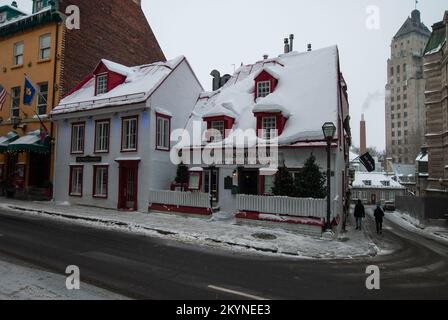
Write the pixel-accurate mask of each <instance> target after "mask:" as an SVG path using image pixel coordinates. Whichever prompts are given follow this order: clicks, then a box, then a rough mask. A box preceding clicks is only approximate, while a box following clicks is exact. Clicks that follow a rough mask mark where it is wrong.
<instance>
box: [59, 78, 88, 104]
mask: <svg viewBox="0 0 448 320" xmlns="http://www.w3.org/2000/svg"><path fill="white" fill-rule="evenodd" d="M94 77H95V76H94V75H93V73H91V74H89V75H88V76H86V77H85V78H84V79H83V80H81V82H80V83H78V84H77V85H76V87H74V88H73V89H72V90H70V91H69V92H68V93H67V94H65V95H64V96H63V97H62V99H64V98H66V97H68V96H69V95H71V94H73V93H75V92H76V91H78V90H79V89H81V88H82V87H84V85H85V84H86V83H87V82H89V81H90V80H91V79H92V78H94Z"/></svg>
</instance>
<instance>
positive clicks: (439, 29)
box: [424, 22, 447, 54]
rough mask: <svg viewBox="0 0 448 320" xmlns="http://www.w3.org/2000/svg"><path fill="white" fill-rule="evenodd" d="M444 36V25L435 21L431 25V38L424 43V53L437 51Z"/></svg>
mask: <svg viewBox="0 0 448 320" xmlns="http://www.w3.org/2000/svg"><path fill="white" fill-rule="evenodd" d="M446 37H447V35H446V31H445V25H444V24H443V22H439V23H436V24H435V25H434V26H433V32H432V34H431V38H429V41H428V44H427V45H426V48H425V53H424V54H431V53H435V52H438V51H439V50H440V49H441V48H442V46H443V44H444V43H445V42H446Z"/></svg>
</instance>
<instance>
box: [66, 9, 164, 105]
mask: <svg viewBox="0 0 448 320" xmlns="http://www.w3.org/2000/svg"><path fill="white" fill-rule="evenodd" d="M72 4H73V5H77V6H78V7H79V8H80V14H81V29H80V30H64V33H65V37H64V43H63V48H64V51H63V57H62V59H63V66H62V69H63V72H62V79H61V84H62V85H61V88H60V89H61V90H60V92H59V94H60V96H61V97H62V96H63V95H64V94H66V93H67V92H69V91H70V89H72V88H73V87H75V86H76V85H77V84H78V83H79V82H80V81H81V80H82V79H83V78H84V77H85V76H86V75H88V74H89V73H90V72H91V71H92V70H93V69H94V67H95V66H96V64H97V63H98V62H99V60H100V59H102V58H105V59H108V60H112V61H115V62H118V63H121V64H124V65H127V66H134V65H140V64H146V63H152V62H155V61H165V56H164V54H163V52H162V50H161V48H160V46H159V44H158V42H157V39H156V37H155V36H154V34H153V32H152V30H151V27H150V26H149V24H148V21H147V20H146V17H145V15H144V13H143V11H142V9H141V6H140V4H139V1H137V0H95V1H92V0H60V11H61V12H63V13H65V9H66V7H67V6H69V5H72Z"/></svg>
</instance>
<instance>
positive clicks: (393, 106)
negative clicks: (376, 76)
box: [386, 10, 431, 164]
mask: <svg viewBox="0 0 448 320" xmlns="http://www.w3.org/2000/svg"><path fill="white" fill-rule="evenodd" d="M430 35H431V32H430V31H429V29H428V28H427V27H426V26H425V25H424V24H423V23H422V21H421V16H420V11H418V10H414V11H412V13H411V17H408V18H407V19H406V21H405V22H404V24H403V26H402V27H401V28H400V30H398V32H397V34H396V35H395V36H394V37H393V39H392V44H391V57H390V59H388V61H387V85H386V93H387V94H386V154H387V158H388V159H390V160H391V161H392V162H393V163H403V164H414V163H415V159H416V157H417V155H418V154H419V151H420V148H421V146H422V145H423V144H424V136H425V129H424V128H425V80H424V79H423V51H424V49H425V47H426V44H427V42H428V39H429V37H430Z"/></svg>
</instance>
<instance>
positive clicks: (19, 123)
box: [0, 10, 63, 197]
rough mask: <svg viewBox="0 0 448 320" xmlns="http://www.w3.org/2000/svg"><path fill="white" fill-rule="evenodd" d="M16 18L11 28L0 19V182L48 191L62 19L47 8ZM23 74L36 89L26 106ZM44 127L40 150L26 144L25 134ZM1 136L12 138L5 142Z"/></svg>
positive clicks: (18, 188) (26, 189)
mask: <svg viewBox="0 0 448 320" xmlns="http://www.w3.org/2000/svg"><path fill="white" fill-rule="evenodd" d="M16 19H17V22H15V24H14V23H13V25H14V27H15V28H11V27H10V24H8V23H6V25H4V26H2V24H0V85H1V86H2V87H3V88H4V89H6V92H7V96H6V100H5V102H4V104H3V107H2V109H1V111H0V137H3V141H4V148H3V151H2V149H0V181H3V186H4V188H3V193H5V192H6V191H5V187H6V186H8V187H9V188H11V187H13V188H14V189H15V191H14V192H15V193H18V194H24V195H25V194H28V193H29V192H30V189H32V188H36V189H41V190H42V189H47V190H48V191H49V192H50V193H51V191H50V190H51V182H52V177H53V163H54V161H53V160H54V153H53V150H54V148H53V146H52V144H53V142H54V141H53V138H52V136H53V132H54V127H53V124H52V123H51V121H49V119H48V115H49V114H50V112H51V110H52V108H53V106H55V105H57V104H58V102H59V94H58V91H59V89H58V88H59V87H60V83H59V82H60V72H61V65H62V64H61V57H62V39H63V24H61V23H60V21H58V19H55V16H53V15H52V12H51V11H50V10H45V11H42V12H40V13H39V12H38V13H35V14H33V15H30V16H23V17H20V16H19V17H17V18H16ZM13 22H14V21H13ZM25 75H27V76H28V78H29V79H30V80H31V82H32V83H33V85H34V87H35V88H36V89H37V91H38V92H39V93H38V94H36V96H35V97H34V100H33V101H32V104H31V105H25V104H24V90H25ZM44 128H46V130H48V134H49V137H47V139H46V146H45V147H46V149H44V148H41V149H38V150H36V148H34V146H32V145H30V146H27V145H26V144H27V143H31V142H33V141H35V140H36V139H28V138H27V137H29V136H30V135H33V134H34V135H37V136H39V134H38V132H39V130H43V131H45V130H44ZM5 137H8V138H9V137H12V139H10V140H9V141H5V140H6V139H5ZM39 137H40V138H41V140H40V141H38V142H37V144H36V146H39V147H40V144H42V143H43V139H44V138H45V137H44V136H42V135H41V136H39ZM21 138H22V139H21ZM0 139H1V138H0ZM22 141H23V143H22ZM11 142H12V143H14V144H16V145H15V148H14V150H11V145H10V146H9V147H8V146H7V145H8V143H11ZM0 192H2V190H0ZM50 196H51V195H50V194H49V195H48V197H50Z"/></svg>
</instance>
